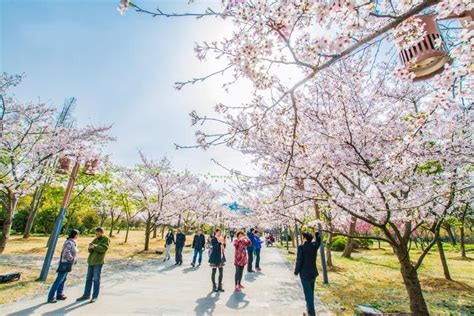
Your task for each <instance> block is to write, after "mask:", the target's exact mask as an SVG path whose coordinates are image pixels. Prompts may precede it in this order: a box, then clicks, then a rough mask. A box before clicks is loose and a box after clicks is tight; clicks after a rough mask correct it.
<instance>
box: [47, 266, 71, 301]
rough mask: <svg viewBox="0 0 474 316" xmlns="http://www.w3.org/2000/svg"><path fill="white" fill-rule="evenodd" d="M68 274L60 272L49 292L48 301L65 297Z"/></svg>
mask: <svg viewBox="0 0 474 316" xmlns="http://www.w3.org/2000/svg"><path fill="white" fill-rule="evenodd" d="M68 273H69V272H58V275H57V276H56V280H54V283H53V285H51V290H49V294H48V301H51V300H53V299H54V298H55V297H58V296H61V295H63V291H64V283H66V280H67V274H68Z"/></svg>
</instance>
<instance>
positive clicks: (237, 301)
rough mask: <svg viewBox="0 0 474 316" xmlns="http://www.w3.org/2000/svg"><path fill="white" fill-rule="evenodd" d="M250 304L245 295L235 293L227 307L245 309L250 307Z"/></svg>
mask: <svg viewBox="0 0 474 316" xmlns="http://www.w3.org/2000/svg"><path fill="white" fill-rule="evenodd" d="M249 303H250V302H249V301H248V300H246V299H245V293H242V292H234V293H232V295H231V296H230V297H229V299H228V300H227V303H226V304H225V305H226V306H227V307H229V308H232V309H244V308H246V307H247V306H248V305H249Z"/></svg>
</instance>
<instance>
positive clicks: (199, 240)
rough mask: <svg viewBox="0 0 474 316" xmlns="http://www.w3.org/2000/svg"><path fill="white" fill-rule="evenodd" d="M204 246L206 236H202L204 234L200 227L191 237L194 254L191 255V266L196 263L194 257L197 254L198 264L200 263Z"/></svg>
mask: <svg viewBox="0 0 474 316" xmlns="http://www.w3.org/2000/svg"><path fill="white" fill-rule="evenodd" d="M205 246H206V238H205V237H204V234H203V233H202V229H199V230H198V232H197V234H196V235H194V239H193V249H194V255H193V262H192V263H191V265H192V266H193V267H194V266H195V265H196V258H197V256H198V255H199V259H198V266H200V265H201V262H202V252H203V251H204V247H205Z"/></svg>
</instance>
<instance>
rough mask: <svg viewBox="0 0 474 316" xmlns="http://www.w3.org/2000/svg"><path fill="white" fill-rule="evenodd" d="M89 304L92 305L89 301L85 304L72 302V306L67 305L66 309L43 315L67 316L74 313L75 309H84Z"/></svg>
mask: <svg viewBox="0 0 474 316" xmlns="http://www.w3.org/2000/svg"><path fill="white" fill-rule="evenodd" d="M87 304H90V303H89V301H85V302H72V303H71V304H69V305H66V306H64V307H61V308H59V309H57V310H54V311H50V312H47V313H44V314H43V315H44V316H54V315H65V314H67V313H70V312H72V311H73V310H75V309H78V308H80V307H83V306H85V305H87Z"/></svg>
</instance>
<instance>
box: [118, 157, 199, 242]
mask: <svg viewBox="0 0 474 316" xmlns="http://www.w3.org/2000/svg"><path fill="white" fill-rule="evenodd" d="M140 157H141V164H139V165H138V166H136V168H134V169H128V170H125V172H124V174H125V176H126V178H127V179H128V181H130V184H131V185H133V186H134V187H135V189H136V195H135V197H136V198H138V199H140V204H141V208H142V209H143V212H142V214H141V216H142V217H143V220H144V221H145V245H144V250H145V251H147V250H148V249H149V243H150V234H151V233H152V232H153V231H154V229H155V227H156V226H157V225H158V224H160V223H166V222H168V223H169V222H170V221H171V220H172V219H177V218H178V216H179V211H180V210H181V208H180V207H179V206H178V203H179V202H180V201H182V200H183V199H188V198H189V197H190V195H189V193H187V192H186V189H187V188H188V187H189V186H191V185H193V184H195V183H196V181H197V180H196V178H195V177H193V176H192V175H191V174H190V173H189V172H185V173H182V174H180V173H177V172H175V171H174V170H173V169H172V168H171V163H170V161H169V160H168V159H167V158H163V159H161V160H160V161H154V160H150V159H148V158H146V157H145V155H144V154H143V153H140ZM177 206H178V207H177Z"/></svg>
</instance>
